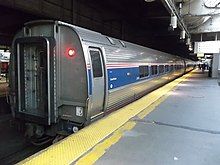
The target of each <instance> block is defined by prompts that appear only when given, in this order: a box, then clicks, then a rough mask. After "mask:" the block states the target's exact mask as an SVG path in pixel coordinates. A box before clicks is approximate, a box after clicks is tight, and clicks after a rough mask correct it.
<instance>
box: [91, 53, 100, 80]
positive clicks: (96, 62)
mask: <svg viewBox="0 0 220 165" xmlns="http://www.w3.org/2000/svg"><path fill="white" fill-rule="evenodd" d="M89 53H90V56H91V61H92V71H93V77H94V78H95V77H102V63H101V54H100V52H99V51H97V50H90V51H89Z"/></svg>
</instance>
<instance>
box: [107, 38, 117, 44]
mask: <svg viewBox="0 0 220 165" xmlns="http://www.w3.org/2000/svg"><path fill="white" fill-rule="evenodd" d="M106 38H107V39H108V40H109V42H110V43H111V44H112V45H115V41H114V40H113V39H112V38H110V37H106Z"/></svg>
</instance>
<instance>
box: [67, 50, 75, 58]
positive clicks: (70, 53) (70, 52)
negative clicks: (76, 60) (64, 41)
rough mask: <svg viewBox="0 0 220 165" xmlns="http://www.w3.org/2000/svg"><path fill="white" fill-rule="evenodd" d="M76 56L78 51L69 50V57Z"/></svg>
mask: <svg viewBox="0 0 220 165" xmlns="http://www.w3.org/2000/svg"><path fill="white" fill-rule="evenodd" d="M75 54H76V51H75V50H74V49H69V50H68V55H69V56H70V57H73V56H75Z"/></svg>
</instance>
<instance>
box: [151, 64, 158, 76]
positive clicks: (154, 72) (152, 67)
mask: <svg viewBox="0 0 220 165" xmlns="http://www.w3.org/2000/svg"><path fill="white" fill-rule="evenodd" d="M157 72H158V71H157V65H152V66H151V75H156V74H157Z"/></svg>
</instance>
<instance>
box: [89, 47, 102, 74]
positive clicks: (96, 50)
mask: <svg viewBox="0 0 220 165" xmlns="http://www.w3.org/2000/svg"><path fill="white" fill-rule="evenodd" d="M91 51H94V52H98V54H99V62H100V66H99V67H100V68H101V70H100V71H101V75H100V74H98V75H95V74H96V72H95V70H94V69H96V67H97V65H95V63H94V62H93V58H92V56H93V55H91ZM89 56H90V60H91V64H90V65H91V69H92V75H93V78H101V77H104V67H103V58H102V52H101V51H100V50H99V49H98V48H89ZM94 66H95V67H94Z"/></svg>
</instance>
